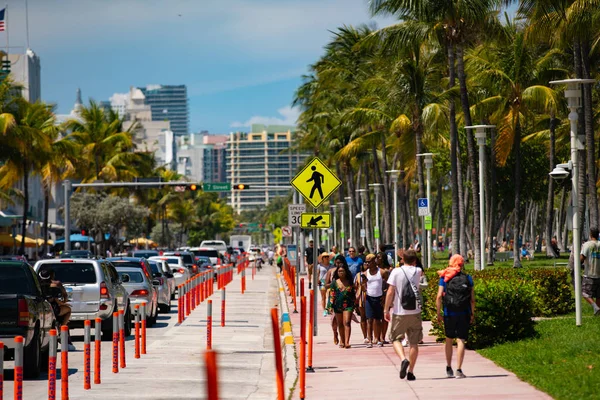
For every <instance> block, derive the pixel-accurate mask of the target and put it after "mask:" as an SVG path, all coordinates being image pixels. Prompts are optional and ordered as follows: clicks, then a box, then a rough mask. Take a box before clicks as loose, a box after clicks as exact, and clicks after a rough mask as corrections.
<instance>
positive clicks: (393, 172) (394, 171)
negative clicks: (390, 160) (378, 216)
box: [385, 169, 400, 267]
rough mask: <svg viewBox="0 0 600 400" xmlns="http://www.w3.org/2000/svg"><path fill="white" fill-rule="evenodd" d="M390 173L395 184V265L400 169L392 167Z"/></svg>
mask: <svg viewBox="0 0 600 400" xmlns="http://www.w3.org/2000/svg"><path fill="white" fill-rule="evenodd" d="M385 172H386V173H388V174H390V177H391V178H392V183H393V184H394V267H395V266H396V264H397V263H398V176H399V175H400V171H399V170H397V169H392V170H390V171H385Z"/></svg>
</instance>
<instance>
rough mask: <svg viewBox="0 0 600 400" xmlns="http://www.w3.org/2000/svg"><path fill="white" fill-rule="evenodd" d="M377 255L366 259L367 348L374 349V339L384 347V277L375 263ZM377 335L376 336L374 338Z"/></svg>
mask: <svg viewBox="0 0 600 400" xmlns="http://www.w3.org/2000/svg"><path fill="white" fill-rule="evenodd" d="M375 258H376V256H375V254H368V255H367V257H366V259H365V265H366V271H365V273H364V275H365V276H366V278H367V280H366V299H365V300H366V301H365V313H366V317H367V334H368V339H369V343H367V347H373V342H374V340H373V338H375V341H377V346H379V347H383V340H381V321H383V305H382V304H381V302H382V299H383V277H382V275H381V271H380V270H379V268H378V267H377V264H376V263H375ZM373 333H375V336H373Z"/></svg>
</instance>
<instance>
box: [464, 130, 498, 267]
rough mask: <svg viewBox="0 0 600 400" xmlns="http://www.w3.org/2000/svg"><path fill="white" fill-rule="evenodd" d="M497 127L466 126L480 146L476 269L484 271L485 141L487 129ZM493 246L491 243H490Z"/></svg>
mask: <svg viewBox="0 0 600 400" xmlns="http://www.w3.org/2000/svg"><path fill="white" fill-rule="evenodd" d="M495 127H496V125H473V126H465V129H475V137H476V138H477V144H478V145H479V251H480V252H481V255H480V256H479V263H480V264H479V266H478V265H477V264H475V269H476V270H479V271H483V269H484V268H485V200H484V199H485V196H484V194H485V187H484V179H483V178H484V174H485V172H484V170H485V140H486V138H487V135H486V133H485V130H486V129H488V128H489V129H494V128H495ZM490 240H491V238H490ZM490 246H491V243H490Z"/></svg>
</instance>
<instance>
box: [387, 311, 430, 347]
mask: <svg viewBox="0 0 600 400" xmlns="http://www.w3.org/2000/svg"><path fill="white" fill-rule="evenodd" d="M404 335H406V337H407V338H408V343H410V344H415V345H416V344H417V343H419V342H420V341H421V340H423V321H421V314H413V315H393V316H392V331H391V335H390V336H391V337H392V340H393V341H401V340H402V339H404Z"/></svg>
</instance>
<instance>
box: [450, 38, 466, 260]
mask: <svg viewBox="0 0 600 400" xmlns="http://www.w3.org/2000/svg"><path fill="white" fill-rule="evenodd" d="M446 50H447V53H448V79H449V83H448V87H449V88H452V87H454V85H455V83H456V78H455V76H454V47H453V46H452V45H451V44H447V45H446ZM449 108H450V110H449V111H450V171H451V176H450V180H451V183H452V253H453V254H459V253H460V246H461V243H460V239H461V233H460V231H461V229H460V228H461V220H462V218H461V217H462V213H461V211H460V210H461V208H462V205H461V199H460V198H459V191H460V189H459V185H460V180H459V178H458V175H459V170H458V164H459V162H458V129H457V127H456V104H455V103H454V100H450V104H449ZM460 186H462V185H460Z"/></svg>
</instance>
